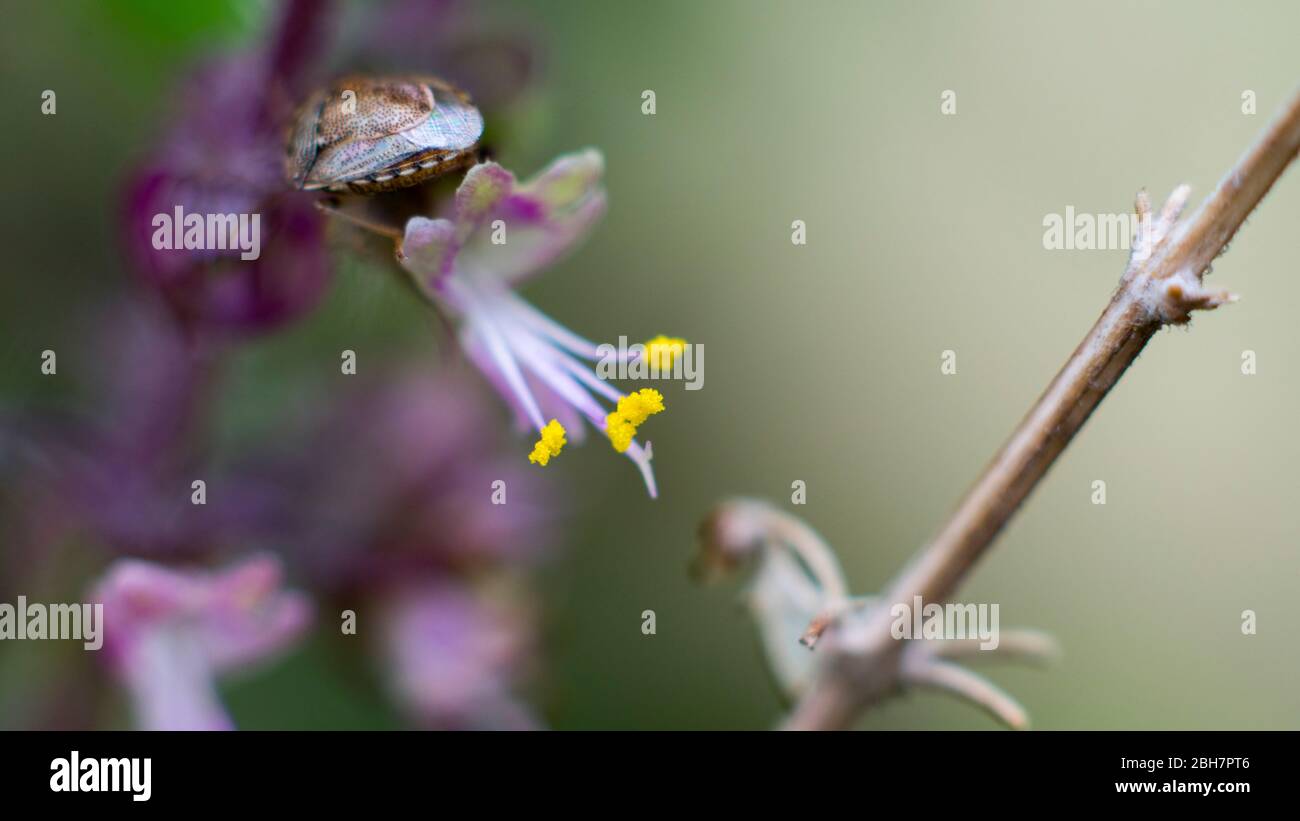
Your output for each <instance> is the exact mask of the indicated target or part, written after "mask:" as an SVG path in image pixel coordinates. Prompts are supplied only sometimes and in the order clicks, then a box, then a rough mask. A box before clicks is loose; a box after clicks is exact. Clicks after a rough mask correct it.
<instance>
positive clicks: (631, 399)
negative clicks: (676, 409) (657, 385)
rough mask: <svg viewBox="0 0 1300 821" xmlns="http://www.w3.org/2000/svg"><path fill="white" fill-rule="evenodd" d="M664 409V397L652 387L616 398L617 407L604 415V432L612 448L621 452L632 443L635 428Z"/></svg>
mask: <svg viewBox="0 0 1300 821" xmlns="http://www.w3.org/2000/svg"><path fill="white" fill-rule="evenodd" d="M663 409H664V397H663V394H661V393H660V392H659V391H657V390H655V389H654V388H642V389H641V390H639V391H636V392H635V393H629V394H628V395H627V396H624V397H623V398H622V399H620V400H618V408H617V409H616V410H615V411H614V412H613V413H610V414H609V415H608V416H606V417H605V433H606V435H608V436H609V442H610V444H611V445H613V446H614V450H616V451H618V452H619V453H622V452H623V451H625V450H627V449H628V447H630V446H631V444H632V438H633V437H634V436H636V429H637V428H639V427H640V426H641V424H642V423H643V422H645V420H646V419H648V418H650V417H651V416H653V415H655V414H656V413H659V412H661V411H662V410H663Z"/></svg>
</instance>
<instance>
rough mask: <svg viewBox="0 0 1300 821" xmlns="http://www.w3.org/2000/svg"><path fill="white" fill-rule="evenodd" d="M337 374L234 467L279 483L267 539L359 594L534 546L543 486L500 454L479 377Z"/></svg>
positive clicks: (546, 515)
mask: <svg viewBox="0 0 1300 821" xmlns="http://www.w3.org/2000/svg"><path fill="white" fill-rule="evenodd" d="M353 380H355V381H353ZM347 381H349V382H350V384H351V385H352V387H350V388H339V389H336V390H335V391H333V392H332V393H333V396H334V399H333V401H332V402H330V403H328V404H327V405H325V411H324V412H323V413H322V414H321V415H320V417H319V418H318V419H315V420H311V419H310V418H308V419H303V418H301V417H299V419H298V422H297V427H298V430H297V431H285V432H284V433H283V434H282V435H281V436H280V437H279V439H280V442H281V445H282V448H283V453H281V454H280V455H278V456H275V455H273V456H272V457H270V458H269V459H267V460H264V461H263V463H262V464H261V465H260V466H257V465H253V466H249V467H248V468H247V470H245V471H244V472H245V473H254V472H256V473H257V474H259V475H264V476H267V477H270V480H271V481H272V483H274V484H275V485H277V486H279V487H282V488H286V489H289V491H288V493H287V495H286V496H285V498H283V500H282V502H281V503H280V504H279V506H278V507H279V509H280V512H281V519H280V523H279V527H280V529H279V530H277V531H272V532H271V533H270V536H269V538H270V539H271V540H272V541H273V542H274V543H279V544H284V545H289V546H290V548H289V549H290V550H292V556H293V558H294V560H295V562H296V563H297V564H298V565H299V566H301V567H303V568H304V569H305V572H306V573H307V574H308V575H309V576H310V577H311V578H312V579H313V580H314V581H315V582H316V583H318V584H319V585H321V586H322V587H324V588H326V589H329V590H332V591H336V592H340V593H346V594H351V593H354V592H363V593H364V592H367V591H375V590H385V589H387V588H389V587H390V586H391V585H393V584H395V583H401V582H403V581H406V580H409V579H411V578H412V577H418V578H424V577H428V576H439V577H441V576H443V575H446V574H448V573H453V572H459V571H461V570H463V569H465V568H481V567H484V566H487V565H494V564H498V563H501V562H510V563H528V562H531V561H532V560H534V559H536V558H538V557H539V556H540V555H541V554H542V553H543V549H544V548H545V546H546V543H547V541H548V540H547V538H546V536H547V531H548V530H549V528H548V525H549V524H550V523H551V521H552V520H553V519H554V518H555V513H554V510H553V505H552V494H550V493H548V492H547V488H546V487H545V485H544V483H542V482H540V481H539V479H538V477H536V476H535V475H530V474H529V473H528V472H527V471H526V470H525V469H524V467H523V466H522V465H520V464H519V462H518V461H516V460H513V459H507V458H503V457H502V456H501V454H500V448H499V446H498V441H497V440H498V435H497V431H496V430H495V428H494V425H493V423H492V421H491V414H490V413H489V412H488V410H489V409H488V408H487V407H485V403H484V402H483V401H482V399H481V396H482V389H481V388H480V387H479V386H478V385H476V384H474V383H473V382H472V381H471V380H468V379H466V378H464V377H463V376H456V375H448V374H432V373H428V372H427V368H423V367H421V368H418V369H417V368H410V367H407V368H405V369H402V370H396V371H388V372H383V373H377V374H376V375H374V376H372V377H369V378H367V377H348V380H347ZM312 404H316V403H312ZM267 462H269V464H268V463H267Z"/></svg>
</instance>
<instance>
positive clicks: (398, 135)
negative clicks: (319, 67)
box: [285, 77, 483, 194]
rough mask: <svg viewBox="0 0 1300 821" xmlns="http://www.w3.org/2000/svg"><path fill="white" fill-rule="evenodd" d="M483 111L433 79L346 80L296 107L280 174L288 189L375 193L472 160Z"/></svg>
mask: <svg viewBox="0 0 1300 821" xmlns="http://www.w3.org/2000/svg"><path fill="white" fill-rule="evenodd" d="M482 134H483V115H482V114H480V113H479V110H478V109H477V108H475V107H474V106H473V104H471V103H470V99H469V95H468V94H466V93H465V92H463V91H461V90H459V89H457V88H455V87H454V86H452V85H450V84H448V83H446V82H444V81H442V80H439V79H437V78H436V77H344V78H343V79H340V80H339V81H337V82H336V83H334V85H333V86H331V87H330V88H328V89H324V90H321V91H318V92H317V93H315V94H313V95H312V96H311V97H310V98H308V100H307V102H306V103H304V104H303V106H302V108H301V109H299V111H298V113H297V115H296V117H295V118H294V124H293V126H292V128H291V131H290V134H289V144H288V147H287V151H288V155H287V157H286V158H285V175H286V176H287V177H288V179H289V182H290V183H291V184H292V185H293V187H294V188H301V189H304V190H307V191H317V190H329V191H351V192H353V193H357V194H376V193H379V192H381V191H391V190H394V189H397V188H406V187H409V186H413V185H418V184H420V183H422V182H425V181H427V180H430V179H433V178H434V177H438V176H441V175H443V174H447V173H449V172H452V171H457V170H459V169H462V168H465V167H467V166H470V165H473V164H474V163H475V162H476V161H477V160H478V154H479V152H478V140H479V137H481V136H482Z"/></svg>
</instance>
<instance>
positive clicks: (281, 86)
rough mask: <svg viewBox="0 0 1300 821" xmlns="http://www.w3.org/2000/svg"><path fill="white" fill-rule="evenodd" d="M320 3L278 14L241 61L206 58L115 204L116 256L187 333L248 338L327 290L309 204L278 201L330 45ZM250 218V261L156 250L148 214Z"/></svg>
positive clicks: (285, 196) (311, 0)
mask: <svg viewBox="0 0 1300 821" xmlns="http://www.w3.org/2000/svg"><path fill="white" fill-rule="evenodd" d="M329 6H330V4H328V3H324V2H320V0H292V2H288V3H286V4H285V6H284V13H283V14H282V15H281V18H280V23H279V26H278V29H277V32H276V34H275V36H274V37H272V38H271V39H270V41H269V42H267V43H266V44H265V45H264V46H263V47H262V48H260V49H258V50H255V51H254V52H252V53H249V54H237V55H229V56H225V57H222V58H219V59H216V60H214V61H212V62H211V63H209V64H208V65H206V66H204V67H203V68H201V69H200V70H199V71H197V72H196V73H195V74H194V76H193V77H191V79H190V80H189V81H188V82H187V83H186V84H185V85H184V86H183V87H182V89H181V91H180V93H179V95H178V105H177V106H176V110H175V113H174V114H173V115H172V118H171V120H170V122H171V126H170V128H168V129H166V130H165V132H164V133H165V136H164V138H163V139H162V140H161V142H160V143H159V144H157V145H155V146H154V147H152V148H151V149H150V151H149V154H148V160H147V161H146V162H145V164H144V165H143V166H142V167H141V168H140V169H138V170H137V171H136V172H135V174H134V175H133V177H132V179H131V181H130V182H129V184H128V186H127V192H126V198H125V200H126V201H125V210H124V213H125V230H126V237H125V239H126V248H127V251H128V253H129V255H130V257H131V259H132V261H133V263H134V266H135V268H136V270H137V271H138V272H139V274H140V275H141V276H142V277H143V278H144V280H145V281H146V282H148V283H150V284H152V285H154V286H155V287H157V288H158V289H160V290H161V291H162V293H163V294H164V295H165V296H166V297H167V299H168V300H169V301H170V302H171V303H172V305H173V307H174V308H175V310H176V311H177V313H178V314H179V315H180V316H182V317H184V318H186V319H187V320H188V321H190V322H191V323H194V324H196V325H201V326H209V327H212V328H215V329H225V330H259V329H265V328H271V327H275V326H276V325H279V324H281V323H283V322H286V321H288V320H290V319H292V318H294V317H296V316H298V315H299V314H301V313H302V312H303V311H305V310H307V309H308V308H310V307H311V306H312V305H314V304H315V302H316V301H317V299H318V298H319V296H320V294H321V293H322V291H323V289H324V287H325V285H326V283H327V282H328V280H329V273H330V271H329V260H328V255H327V253H326V250H327V249H326V248H325V245H324V242H323V239H324V226H323V217H322V215H321V214H319V212H317V211H316V209H315V207H314V205H313V197H312V196H311V195H308V194H305V193H303V192H295V191H290V190H288V188H287V186H286V185H285V184H284V179H283V171H282V157H283V155H284V133H285V132H284V129H285V124H286V122H287V118H288V117H289V116H290V115H291V113H292V108H293V105H294V103H295V101H296V99H297V98H298V97H299V96H300V95H301V93H302V91H303V89H304V87H305V84H306V82H307V80H308V78H309V77H310V76H311V67H312V65H313V63H314V60H313V57H314V55H315V54H316V53H318V52H319V51H320V50H321V47H322V46H323V45H324V43H325V42H326V41H327V40H328V39H329V38H328V37H327V36H326V33H325V29H326V22H327V17H328V16H327V14H326V12H327V10H328V8H329ZM177 207H180V208H182V209H183V211H184V213H186V214H201V215H202V214H249V215H252V214H258V215H260V220H261V249H260V250H261V255H260V256H259V257H258V258H257V259H255V260H247V261H245V260H241V259H240V251H239V250H237V249H236V250H224V251H222V250H204V251H198V250H159V249H155V248H154V247H153V237H154V232H155V230H156V229H155V227H154V224H153V220H154V217H155V215H158V214H166V215H169V216H170V215H172V214H173V213H174V212H175V209H176V208H177Z"/></svg>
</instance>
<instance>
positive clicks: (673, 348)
mask: <svg viewBox="0 0 1300 821" xmlns="http://www.w3.org/2000/svg"><path fill="white" fill-rule="evenodd" d="M685 349H686V340H685V339H678V338H676V337H668V336H664V335H663V334H660V335H659V336H656V337H655V338H654V339H652V340H650V341H649V342H647V343H645V352H646V362H648V363H649V364H650V365H651V366H652V367H654V366H658V368H659V370H661V371H666V370H670V369H671V368H672V366H673V363H674V362H676V361H677V357H679V356H681V355H682V351H684V350H685Z"/></svg>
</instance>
